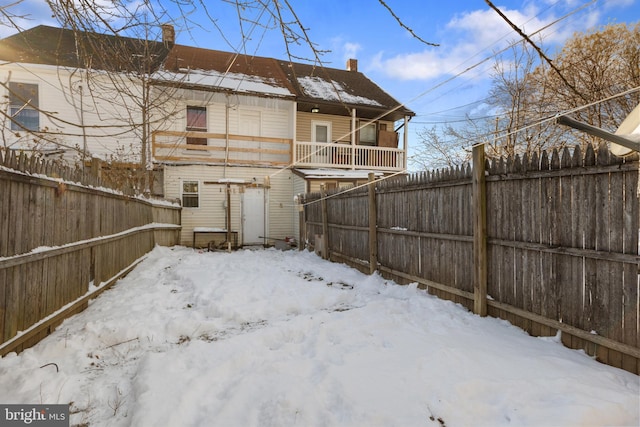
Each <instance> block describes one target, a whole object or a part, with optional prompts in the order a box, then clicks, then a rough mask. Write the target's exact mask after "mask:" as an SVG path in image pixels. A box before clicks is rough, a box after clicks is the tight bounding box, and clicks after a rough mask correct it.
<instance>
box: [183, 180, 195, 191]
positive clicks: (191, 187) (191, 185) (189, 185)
mask: <svg viewBox="0 0 640 427" xmlns="http://www.w3.org/2000/svg"><path fill="white" fill-rule="evenodd" d="M182 192H183V193H197V192H198V181H185V182H183V183H182Z"/></svg>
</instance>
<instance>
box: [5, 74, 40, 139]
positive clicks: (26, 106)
mask: <svg viewBox="0 0 640 427" xmlns="http://www.w3.org/2000/svg"><path fill="white" fill-rule="evenodd" d="M38 103H39V102H38V85H37V84H32V83H15V82H9V104H10V105H9V108H10V114H11V130H15V131H21V130H31V131H38V130H40V114H39V113H38Z"/></svg>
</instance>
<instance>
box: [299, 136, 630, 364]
mask: <svg viewBox="0 0 640 427" xmlns="http://www.w3.org/2000/svg"><path fill="white" fill-rule="evenodd" d="M638 166H639V165H638V157H637V156H630V157H627V158H625V159H622V158H617V157H615V156H613V155H611V154H610V153H609V151H608V150H607V148H606V147H605V146H604V145H603V146H600V147H598V148H597V149H594V148H593V147H592V146H590V145H588V146H587V147H586V149H584V150H582V149H581V148H580V147H576V148H574V149H572V150H569V149H568V148H565V149H564V150H562V152H559V151H555V150H554V151H553V152H552V153H550V154H549V153H547V152H542V153H540V155H539V156H538V155H537V154H534V155H531V156H529V155H525V156H523V157H519V156H514V157H509V158H506V159H494V160H492V161H490V162H487V167H486V170H487V172H488V174H487V176H486V183H485V186H484V188H485V189H486V195H487V196H486V227H487V253H486V266H487V272H486V275H487V294H488V297H487V300H488V301H487V302H488V307H487V310H488V314H489V315H492V316H496V317H501V318H504V319H506V320H508V321H510V322H511V323H513V324H515V325H518V326H520V327H522V328H523V329H525V330H526V331H528V332H529V333H531V334H532V335H554V334H556V332H557V331H558V330H561V331H562V341H563V343H564V344H565V345H566V346H568V347H570V348H576V349H584V350H585V351H586V352H587V353H588V354H590V355H593V356H595V357H597V359H598V360H600V361H602V362H604V363H608V364H610V365H612V366H616V367H621V368H623V369H626V370H628V371H631V372H634V373H640V357H639V356H640V349H639V347H640V339H639V337H638V334H639V331H638V322H639V319H638V291H639V282H638V264H639V260H640V257H639V256H638V249H639V248H638V230H639V226H640V218H639V217H640V206H639V199H638V190H639V189H638ZM320 197H321V196H320V195H319V194H307V195H305V196H304V198H303V200H304V203H305V215H304V221H303V223H304V224H305V227H306V230H305V233H306V235H307V236H314V235H315V234H321V233H322V223H323V216H322V210H321V209H319V208H317V207H316V206H319V205H320V203H318V201H319V199H320ZM473 197H474V196H473V193H472V185H471V171H470V168H469V167H468V166H465V167H462V168H452V169H450V170H441V171H432V172H423V173H420V174H416V175H411V176H407V177H401V178H395V179H393V180H388V181H378V182H376V197H375V200H376V214H377V215H376V220H377V224H375V230H376V235H377V246H376V250H377V259H378V264H379V265H378V269H379V270H380V271H381V272H383V273H384V274H388V275H389V276H390V277H393V278H396V279H397V280H399V281H400V282H401V283H407V282H408V281H411V280H415V281H418V282H420V283H421V284H422V285H423V286H425V287H427V288H428V289H429V292H431V293H433V294H435V295H437V296H438V297H441V298H447V299H452V300H454V301H456V302H460V303H462V304H464V305H466V306H467V307H468V308H470V309H471V308H473V299H472V298H470V297H469V295H470V292H472V291H473V275H472V274H471V273H472V271H473V267H474V266H473V263H472V260H473V255H472V254H473V252H472V241H473V234H474V231H473V218H472V216H471V212H472V209H471V201H472V199H473ZM326 210H327V216H328V220H327V221H326V228H327V230H328V233H329V236H330V239H329V242H330V243H329V247H328V248H326V250H327V251H328V253H329V254H330V255H331V256H332V258H336V259H338V258H341V259H350V260H352V261H353V262H352V264H353V265H354V266H360V267H361V268H362V267H363V266H365V265H366V261H367V260H368V259H369V254H367V253H366V251H368V248H367V244H366V242H367V240H368V239H369V232H368V227H369V226H370V224H368V222H367V221H368V216H367V215H366V212H367V198H366V197H365V195H364V193H363V194H362V195H360V193H357V191H356V192H349V191H337V192H334V193H332V194H331V195H330V197H329V198H328V199H327V200H326ZM309 243H311V244H313V241H312V240H311V239H310V241H309ZM362 270H363V271H365V269H364V268H362ZM471 295H473V294H471Z"/></svg>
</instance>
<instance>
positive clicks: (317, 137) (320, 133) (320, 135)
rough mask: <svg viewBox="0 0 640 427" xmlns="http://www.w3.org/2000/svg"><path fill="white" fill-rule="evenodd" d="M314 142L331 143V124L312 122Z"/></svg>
mask: <svg viewBox="0 0 640 427" xmlns="http://www.w3.org/2000/svg"><path fill="white" fill-rule="evenodd" d="M311 139H312V140H313V141H312V142H331V122H316V121H313V122H311Z"/></svg>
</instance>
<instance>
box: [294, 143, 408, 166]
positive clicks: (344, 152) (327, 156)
mask: <svg viewBox="0 0 640 427" xmlns="http://www.w3.org/2000/svg"><path fill="white" fill-rule="evenodd" d="M294 162H295V165H296V166H298V167H321V168H341V169H368V170H372V169H373V170H382V171H401V170H404V169H405V167H406V157H405V152H404V150H402V149H399V148H388V147H372V146H367V145H349V144H341V143H324V142H300V141H298V142H296V144H295V150H294Z"/></svg>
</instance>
